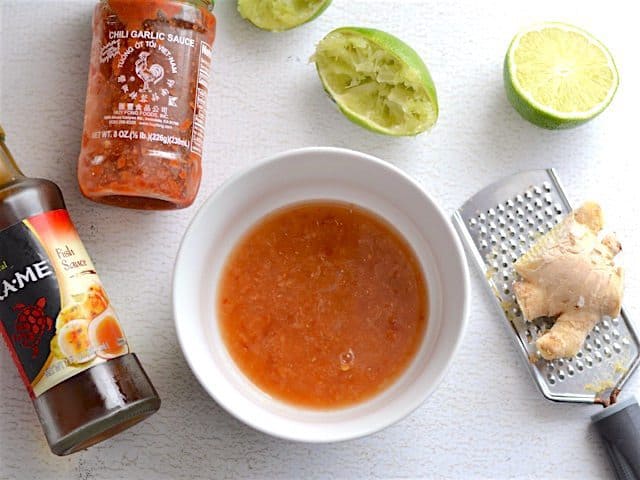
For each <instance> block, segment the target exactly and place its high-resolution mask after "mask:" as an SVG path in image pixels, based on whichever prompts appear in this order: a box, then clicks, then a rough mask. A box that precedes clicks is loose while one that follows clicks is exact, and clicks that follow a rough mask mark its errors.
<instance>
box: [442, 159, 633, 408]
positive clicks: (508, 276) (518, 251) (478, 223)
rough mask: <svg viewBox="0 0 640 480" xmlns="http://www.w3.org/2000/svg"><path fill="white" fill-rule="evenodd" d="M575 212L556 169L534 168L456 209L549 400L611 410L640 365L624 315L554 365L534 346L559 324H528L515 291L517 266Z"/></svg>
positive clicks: (541, 321) (465, 238)
mask: <svg viewBox="0 0 640 480" xmlns="http://www.w3.org/2000/svg"><path fill="white" fill-rule="evenodd" d="M570 211H571V206H570V204H569V201H568V200H567V197H566V196H565V194H564V192H563V190H562V187H561V185H560V182H559V181H558V178H557V176H556V174H555V171H554V170H553V169H549V170H532V171H527V172H523V173H520V174H518V175H514V176H512V177H509V178H506V179H504V180H502V181H499V182H497V183H494V184H492V185H489V186H488V187H486V188H484V189H483V190H481V191H480V192H478V193H477V194H476V195H474V196H473V197H471V198H470V199H469V200H468V201H467V202H466V203H465V204H464V205H463V206H462V207H461V208H460V209H458V211H456V213H455V214H454V215H453V221H454V224H455V226H456V228H457V230H458V233H459V235H460V236H461V238H462V240H463V243H465V245H466V247H467V249H468V252H469V253H470V255H471V258H473V259H474V260H475V263H476V264H477V265H478V267H479V268H480V270H481V272H482V274H483V275H484V276H485V278H486V280H487V285H488V286H489V288H490V289H491V293H492V296H493V297H494V298H495V300H496V304H497V305H498V307H499V308H500V310H501V311H502V312H503V314H504V318H505V321H506V323H507V325H508V326H509V328H510V329H511V330H512V331H513V333H514V334H515V335H514V338H515V339H516V340H517V344H518V346H519V349H520V351H521V353H522V355H523V356H524V358H525V360H526V363H527V366H528V368H529V371H530V372H531V374H532V375H533V378H534V379H535V381H536V383H537V385H538V387H539V388H540V390H541V392H542V394H543V395H544V396H545V397H546V398H548V399H549V400H555V401H565V402H581V403H601V404H603V405H605V406H606V405H609V404H610V403H613V402H615V400H616V397H617V394H618V392H619V391H620V389H621V388H622V386H623V385H624V383H625V381H626V380H627V379H628V378H629V376H630V375H631V373H632V372H633V370H634V369H635V368H636V367H637V366H638V364H639V363H640V343H639V338H640V335H639V334H638V331H637V330H636V328H635V327H634V326H633V324H632V323H631V322H630V321H629V319H628V318H627V316H626V314H625V312H624V309H623V310H622V313H621V314H620V317H618V318H604V319H603V320H601V321H600V323H598V325H596V327H595V328H594V329H593V330H592V331H591V333H590V334H589V335H588V336H587V338H586V340H585V342H584V345H583V346H582V349H581V350H580V351H579V352H578V353H577V354H576V356H575V357H573V358H565V359H558V360H553V361H547V360H544V359H543V358H542V357H541V356H540V355H539V352H537V349H536V346H535V341H536V339H537V338H538V336H540V335H541V334H542V333H544V332H545V331H546V330H547V329H548V328H549V327H550V326H551V325H552V321H551V320H550V319H548V318H540V319H537V320H535V321H532V322H526V321H525V320H524V319H523V317H522V313H521V312H520V308H519V307H518V304H517V302H516V299H515V294H514V293H513V289H512V285H513V282H514V280H515V279H516V277H517V274H516V273H515V270H514V268H513V264H514V262H515V260H516V259H517V258H519V257H520V256H521V255H522V254H523V253H524V252H526V251H527V250H528V249H529V248H530V247H531V245H532V244H533V242H534V241H535V240H536V238H538V237H539V236H540V235H542V234H544V233H546V232H548V231H549V230H550V229H551V228H553V226H554V225H556V224H557V223H559V222H560V221H561V220H562V219H563V218H564V216H565V214H567V213H568V212H570Z"/></svg>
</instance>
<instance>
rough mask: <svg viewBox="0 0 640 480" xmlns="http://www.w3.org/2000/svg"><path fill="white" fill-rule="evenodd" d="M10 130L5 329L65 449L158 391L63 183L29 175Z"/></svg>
mask: <svg viewBox="0 0 640 480" xmlns="http://www.w3.org/2000/svg"><path fill="white" fill-rule="evenodd" d="M4 137H5V135H4V131H3V130H2V128H1V127H0V332H1V333H2V336H3V337H4V341H5V343H6V345H7V347H8V349H9V352H10V353H11V356H12V358H13V360H14V362H15V364H16V367H17V369H18V372H19V373H20V376H21V377H22V380H23V381H24V384H25V386H26V387H27V391H28V392H29V395H30V397H31V400H32V401H33V405H34V407H35V409H36V412H37V414H38V417H39V419H40V423H41V424H42V428H43V430H44V433H45V436H46V438H47V441H48V442H49V446H50V448H51V451H52V452H53V453H55V454H56V455H67V454H70V453H73V452H76V451H78V450H82V449H85V448H87V447H90V446H91V445H94V444H96V443H98V442H100V441H102V440H105V439H107V438H109V437H111V436H113V435H115V434H117V433H119V432H121V431H122V430H125V429H126V428H128V427H130V426H132V425H135V424H136V423H138V422H140V421H141V420H143V419H145V418H147V417H148V416H149V415H151V414H152V413H154V412H155V411H157V410H158V408H160V398H159V397H158V394H157V392H156V391H155V389H154V388H153V385H152V384H151V382H150V381H149V378H148V377H147V375H146V373H145V372H144V370H143V369H142V366H141V365H140V362H139V361H138V358H137V357H136V355H135V354H133V353H131V351H130V349H129V346H128V343H127V340H126V337H125V335H124V333H123V331H122V328H121V326H120V323H119V321H118V317H117V315H116V313H115V311H114V309H113V307H112V305H111V302H110V300H109V297H108V296H107V293H106V292H105V290H104V287H103V286H102V283H101V282H100V279H99V277H98V275H97V273H96V271H95V267H94V266H93V263H92V262H91V259H90V258H89V255H88V254H87V251H86V250H85V248H84V246H83V245H82V242H81V241H80V238H79V237H78V233H77V231H76V229H75V227H74V226H73V223H72V222H71V220H70V218H69V214H68V213H67V210H66V208H65V204H64V200H63V198H62V194H61V192H60V189H59V188H58V187H57V186H56V185H55V184H54V183H53V182H50V181H49V180H44V179H38V178H28V177H25V176H24V175H23V174H22V172H21V171H20V169H19V168H18V167H17V166H16V164H15V162H14V160H13V158H12V156H11V154H10V153H9V150H8V149H7V147H6V145H5V143H4ZM3 368H4V366H3Z"/></svg>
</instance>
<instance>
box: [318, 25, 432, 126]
mask: <svg viewBox="0 0 640 480" xmlns="http://www.w3.org/2000/svg"><path fill="white" fill-rule="evenodd" d="M311 60H312V61H314V62H315V63H316V67H317V70H318V74H319V76H320V79H321V81H322V84H323V86H324V88H325V90H326V91H327V93H328V94H329V96H330V97H331V98H332V99H333V100H334V101H335V102H336V104H337V105H338V107H339V108H340V110H341V111H342V112H343V113H344V114H345V116H346V117H347V118H349V119H350V120H351V121H353V122H354V123H357V124H358V125H360V126H363V127H365V128H367V129H369V130H372V131H375V132H378V133H383V134H387V135H395V136H401V135H417V134H419V133H421V132H424V131H426V130H428V129H429V128H431V127H432V126H433V125H434V124H435V122H436V120H437V118H438V102H437V96H436V90H435V86H434V84H433V80H432V79H431V75H430V74H429V70H428V69H427V67H426V65H425V64H424V62H423V61H422V59H421V58H420V56H419V55H418V54H417V53H416V52H415V51H414V50H413V49H411V47H409V46H408V45H407V44H405V43H404V42H402V41H401V40H399V39H398V38H396V37H394V36H392V35H390V34H388V33H386V32H382V31H380V30H374V29H367V28H358V27H343V28H338V29H336V30H334V31H332V32H330V33H329V34H328V35H327V36H326V37H325V38H324V39H322V40H321V41H320V43H319V44H318V46H317V48H316V53H315V54H314V56H313V57H312V58H311Z"/></svg>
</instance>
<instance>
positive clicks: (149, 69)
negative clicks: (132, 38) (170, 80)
mask: <svg viewBox="0 0 640 480" xmlns="http://www.w3.org/2000/svg"><path fill="white" fill-rule="evenodd" d="M149 55H151V54H150V53H149V52H140V55H138V59H137V60H136V63H135V66H136V75H137V76H138V78H139V79H140V80H142V88H141V89H140V90H138V92H140V93H142V92H151V85H152V84H153V85H156V84H157V83H158V82H159V81H160V80H162V79H163V78H164V68H163V67H162V65H159V64H157V63H153V64H151V65H149V64H148V59H149Z"/></svg>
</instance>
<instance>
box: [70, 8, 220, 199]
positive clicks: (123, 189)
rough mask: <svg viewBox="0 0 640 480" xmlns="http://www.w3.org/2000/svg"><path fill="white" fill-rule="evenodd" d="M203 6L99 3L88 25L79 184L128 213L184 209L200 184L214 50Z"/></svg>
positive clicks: (212, 28) (210, 22)
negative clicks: (131, 210) (89, 38)
mask: <svg viewBox="0 0 640 480" xmlns="http://www.w3.org/2000/svg"><path fill="white" fill-rule="evenodd" d="M210 6H211V3H210V2H208V1H206V0H191V1H187V0H144V1H141V0H102V1H101V2H100V3H98V5H96V8H95V11H94V18H93V44H92V50H91V62H90V68H89V82H88V86H87V100H86V107H85V122H84V133H83V137H82V150H81V152H80V157H79V160H78V181H79V183H80V188H81V190H82V193H83V194H84V195H85V196H87V197H88V198H90V199H92V200H95V201H98V202H102V203H108V204H114V205H119V206H124V207H131V208H145V209H168V208H182V207H186V206H188V205H190V204H191V203H192V202H193V200H194V198H195V196H196V193H197V191H198V188H199V185H200V177H201V165H200V163H201V155H202V142H203V138H204V125H205V115H206V99H207V91H208V79H209V66H210V63H211V46H212V44H213V40H214V37H215V31H216V20H215V17H214V16H213V14H212V13H211V11H210Z"/></svg>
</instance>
